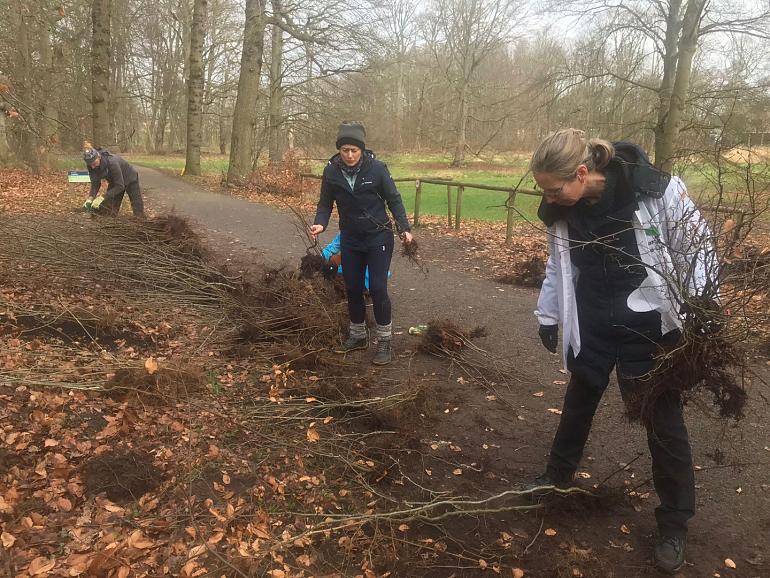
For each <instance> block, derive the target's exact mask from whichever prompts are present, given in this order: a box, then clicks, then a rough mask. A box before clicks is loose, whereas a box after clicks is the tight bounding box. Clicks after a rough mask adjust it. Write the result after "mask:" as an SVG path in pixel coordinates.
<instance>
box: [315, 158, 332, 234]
mask: <svg viewBox="0 0 770 578" xmlns="http://www.w3.org/2000/svg"><path fill="white" fill-rule="evenodd" d="M333 208H334V195H333V194H332V192H331V190H330V189H329V184H328V182H327V181H326V171H325V170H324V176H323V178H322V179H321V197H320V198H319V199H318V206H317V207H316V211H315V220H313V224H314V225H323V228H324V230H326V227H328V226H329V219H330V218H331V216H332V209H333Z"/></svg>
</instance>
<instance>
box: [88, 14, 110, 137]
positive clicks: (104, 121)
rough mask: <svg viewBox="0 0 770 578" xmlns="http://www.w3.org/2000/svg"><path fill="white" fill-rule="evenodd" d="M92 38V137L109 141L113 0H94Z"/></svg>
mask: <svg viewBox="0 0 770 578" xmlns="http://www.w3.org/2000/svg"><path fill="white" fill-rule="evenodd" d="M91 22H92V25H93V28H92V31H93V38H92V40H91V108H92V114H93V135H92V141H93V144H94V145H95V146H99V147H101V146H107V144H108V143H109V142H110V140H111V139H110V137H109V134H110V124H111V123H110V117H109V107H108V106H107V105H108V103H109V91H110V61H111V46H110V44H111V43H110V0H93V5H92V7H91Z"/></svg>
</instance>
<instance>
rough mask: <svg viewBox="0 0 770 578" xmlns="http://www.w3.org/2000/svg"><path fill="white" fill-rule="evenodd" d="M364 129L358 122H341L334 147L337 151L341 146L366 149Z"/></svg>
mask: <svg viewBox="0 0 770 578" xmlns="http://www.w3.org/2000/svg"><path fill="white" fill-rule="evenodd" d="M365 143H366V129H365V128H364V125H362V124H361V123H360V122H356V121H352V120H346V121H343V122H342V123H341V124H340V126H339V128H338V129H337V143H336V147H337V148H338V149H339V148H340V147H342V145H346V144H348V145H353V146H357V147H358V148H360V149H361V150H364V149H365V148H366V144H365Z"/></svg>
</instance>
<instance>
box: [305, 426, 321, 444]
mask: <svg viewBox="0 0 770 578" xmlns="http://www.w3.org/2000/svg"><path fill="white" fill-rule="evenodd" d="M320 439H321V436H320V435H319V434H318V431H317V430H316V429H315V428H314V427H310V428H308V430H307V440H308V441H309V442H311V443H316V442H317V441H318V440H320Z"/></svg>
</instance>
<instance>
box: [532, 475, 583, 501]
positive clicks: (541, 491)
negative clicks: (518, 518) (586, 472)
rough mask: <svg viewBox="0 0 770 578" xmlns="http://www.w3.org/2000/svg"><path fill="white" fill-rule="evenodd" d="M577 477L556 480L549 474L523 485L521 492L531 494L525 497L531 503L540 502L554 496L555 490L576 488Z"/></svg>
mask: <svg viewBox="0 0 770 578" xmlns="http://www.w3.org/2000/svg"><path fill="white" fill-rule="evenodd" d="M574 479H575V476H574V475H571V476H568V477H567V478H564V479H558V480H557V479H555V478H554V477H553V476H551V475H550V474H549V473H548V472H545V473H543V474H540V475H539V476H538V477H536V478H535V479H534V480H532V481H531V482H528V483H526V484H523V485H522V487H521V490H522V491H524V492H529V493H528V494H526V495H525V497H526V499H528V500H529V501H531V502H540V501H541V500H543V499H544V498H547V497H549V496H553V495H554V494H556V493H557V492H554V489H559V490H566V489H567V488H570V487H573V486H574V483H573V482H574Z"/></svg>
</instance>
